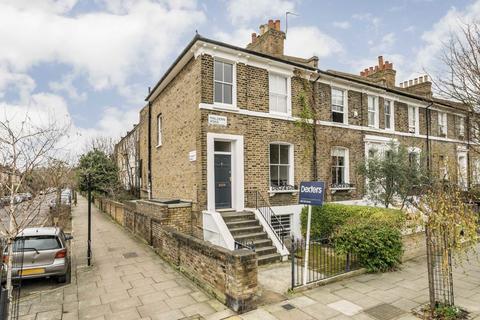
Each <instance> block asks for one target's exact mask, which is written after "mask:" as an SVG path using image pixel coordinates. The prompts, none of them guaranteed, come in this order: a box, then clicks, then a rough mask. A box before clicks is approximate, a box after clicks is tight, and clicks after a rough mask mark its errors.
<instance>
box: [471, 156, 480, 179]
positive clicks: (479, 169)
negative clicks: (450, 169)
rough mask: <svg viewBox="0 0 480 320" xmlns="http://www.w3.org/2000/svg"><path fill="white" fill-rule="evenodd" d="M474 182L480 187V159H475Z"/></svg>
mask: <svg viewBox="0 0 480 320" xmlns="http://www.w3.org/2000/svg"><path fill="white" fill-rule="evenodd" d="M472 169H473V170H472V182H473V183H474V184H475V185H480V159H475V160H474V161H473V168H472Z"/></svg>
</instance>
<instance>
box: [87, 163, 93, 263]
mask: <svg viewBox="0 0 480 320" xmlns="http://www.w3.org/2000/svg"><path fill="white" fill-rule="evenodd" d="M87 196H88V243H87V265H88V266H90V265H91V260H92V176H91V174H90V172H88V173H87Z"/></svg>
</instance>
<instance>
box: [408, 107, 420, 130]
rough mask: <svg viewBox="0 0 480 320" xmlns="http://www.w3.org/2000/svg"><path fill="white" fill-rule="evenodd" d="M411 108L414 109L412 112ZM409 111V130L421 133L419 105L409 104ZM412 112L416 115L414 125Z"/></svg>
mask: <svg viewBox="0 0 480 320" xmlns="http://www.w3.org/2000/svg"><path fill="white" fill-rule="evenodd" d="M410 110H413V112H412V113H411V112H410ZM407 113H408V132H410V133H414V134H419V132H420V126H419V119H418V117H419V112H418V106H413V105H408V110H407ZM411 114H413V116H414V119H413V120H414V123H413V126H412V125H411V123H410V122H411V117H410V116H411Z"/></svg>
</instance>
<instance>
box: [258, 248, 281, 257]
mask: <svg viewBox="0 0 480 320" xmlns="http://www.w3.org/2000/svg"><path fill="white" fill-rule="evenodd" d="M255 252H256V253H257V256H260V257H262V256H265V255H268V254H272V253H277V248H275V247H274V246H265V247H260V248H258V247H255Z"/></svg>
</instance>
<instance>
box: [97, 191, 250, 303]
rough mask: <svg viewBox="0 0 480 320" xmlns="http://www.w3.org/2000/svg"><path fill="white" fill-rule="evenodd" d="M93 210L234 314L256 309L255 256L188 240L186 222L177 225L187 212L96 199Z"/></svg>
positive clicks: (181, 208) (177, 209) (183, 208)
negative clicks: (116, 225) (115, 223)
mask: <svg viewBox="0 0 480 320" xmlns="http://www.w3.org/2000/svg"><path fill="white" fill-rule="evenodd" d="M95 205H96V206H97V207H98V208H100V209H101V210H102V211H103V212H105V213H106V214H108V215H109V216H110V217H111V218H112V219H114V220H115V221H117V222H118V223H119V224H120V225H122V226H123V227H125V228H126V229H127V230H128V231H130V232H132V233H133V234H135V235H136V236H138V237H140V238H141V239H142V240H144V241H146V242H147V243H148V244H150V245H151V246H152V247H153V248H154V250H155V251H156V252H157V253H158V254H159V255H160V256H162V257H163V258H164V259H165V260H167V261H168V262H170V263H171V264H173V265H174V266H176V267H177V268H178V269H179V270H180V271H181V272H182V273H184V274H185V275H186V276H187V277H188V278H190V279H191V280H192V281H193V282H195V283H196V284H197V285H199V286H200V287H202V288H203V289H204V290H206V291H207V292H209V293H210V294H212V295H213V296H215V297H216V298H217V299H218V300H219V301H221V302H222V303H224V304H226V305H227V306H228V307H229V308H231V309H232V310H234V311H238V312H244V311H248V310H251V309H253V308H254V307H255V301H254V298H255V295H256V293H257V289H258V283H257V257H256V254H255V253H254V252H251V251H247V250H236V251H230V250H227V249H225V248H222V247H219V246H216V245H213V244H211V243H210V242H207V241H204V240H201V239H198V238H195V237H193V236H192V235H190V234H188V231H189V230H191V229H190V224H189V221H188V218H186V219H184V220H183V222H182V221H179V220H178V219H176V217H182V219H183V218H184V217H185V214H188V213H191V210H189V209H188V208H187V207H185V206H179V205H177V206H170V207H169V206H161V205H160V206H159V205H158V204H157V203H154V204H149V203H148V201H143V200H140V201H130V202H127V203H125V204H122V203H119V202H115V201H112V200H109V199H105V198H100V197H95ZM140 211H141V212H140ZM185 231H187V232H185Z"/></svg>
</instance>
